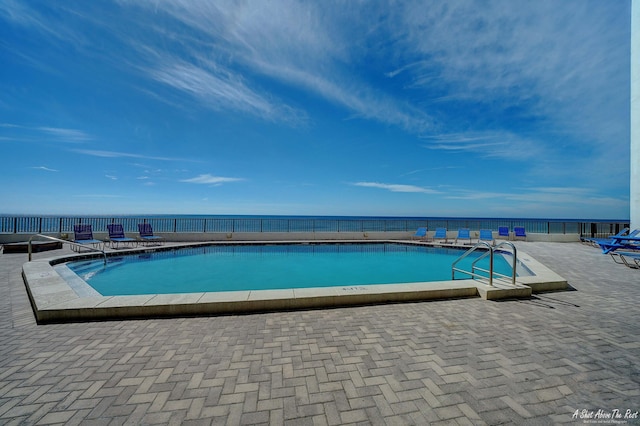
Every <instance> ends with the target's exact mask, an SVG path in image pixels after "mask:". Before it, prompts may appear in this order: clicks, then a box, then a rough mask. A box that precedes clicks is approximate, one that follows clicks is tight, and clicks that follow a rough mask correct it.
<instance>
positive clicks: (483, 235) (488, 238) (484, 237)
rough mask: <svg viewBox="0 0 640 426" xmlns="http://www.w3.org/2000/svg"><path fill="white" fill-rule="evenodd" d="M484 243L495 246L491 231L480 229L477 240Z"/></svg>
mask: <svg viewBox="0 0 640 426" xmlns="http://www.w3.org/2000/svg"><path fill="white" fill-rule="evenodd" d="M480 241H484V242H487V243H489V244H491V245H495V243H496V240H495V239H494V238H493V232H492V231H491V229H481V230H480V237H479V238H478V242H480Z"/></svg>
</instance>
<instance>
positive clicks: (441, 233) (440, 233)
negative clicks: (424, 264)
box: [431, 228, 447, 243]
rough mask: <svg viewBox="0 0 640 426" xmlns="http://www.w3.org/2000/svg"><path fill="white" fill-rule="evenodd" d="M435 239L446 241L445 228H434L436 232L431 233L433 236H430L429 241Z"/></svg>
mask: <svg viewBox="0 0 640 426" xmlns="http://www.w3.org/2000/svg"><path fill="white" fill-rule="evenodd" d="M435 240H441V241H442V240H444V242H445V243H446V242H447V228H436V232H435V234H433V238H431V241H434V242H435Z"/></svg>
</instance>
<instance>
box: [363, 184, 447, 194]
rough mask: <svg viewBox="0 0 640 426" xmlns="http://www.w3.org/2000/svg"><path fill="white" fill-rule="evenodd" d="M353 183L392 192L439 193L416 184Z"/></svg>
mask: <svg viewBox="0 0 640 426" xmlns="http://www.w3.org/2000/svg"><path fill="white" fill-rule="evenodd" d="M352 185H354V186H362V187H365V188H377V189H384V190H387V191H391V192H418V193H423V194H438V193H439V191H436V190H434V189H431V188H424V187H421V186H415V185H403V184H395V183H379V182H355V183H353V184H352Z"/></svg>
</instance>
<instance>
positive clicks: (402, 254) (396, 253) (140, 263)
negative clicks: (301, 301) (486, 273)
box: [67, 243, 511, 296]
mask: <svg viewBox="0 0 640 426" xmlns="http://www.w3.org/2000/svg"><path fill="white" fill-rule="evenodd" d="M462 253H463V251H462V250H458V249H450V248H434V247H425V246H415V245H406V244H392V243H384V244H380V243H378V244H375V243H372V244H368V243H367V244H286V245H280V244H277V245H276V244H266V245H212V246H202V247H197V248H184V249H176V250H170V251H158V252H152V253H144V254H132V255H124V256H119V257H110V258H109V259H108V263H107V266H106V267H105V266H104V264H103V261H102V260H91V261H77V262H70V263H68V264H67V266H68V267H69V268H70V269H71V270H72V271H73V272H75V273H76V274H77V275H78V276H80V277H81V278H82V279H83V280H85V281H86V282H87V283H88V284H89V285H91V286H92V287H93V288H94V289H96V290H97V291H98V292H99V293H100V294H102V295H103V296H114V295H134V294H169V293H197V292H220V291H237V290H265V289H284V288H306V287H332V286H355V285H367V284H391V283H409V282H429V281H448V280H451V264H452V263H453V262H454V261H455V260H456V259H457V258H458V257H459V256H460V255H461V254H462ZM480 254H481V253H472V255H471V256H469V257H468V258H466V259H465V260H463V261H462V262H461V263H460V264H459V267H461V268H466V269H469V268H470V265H471V262H472V261H473V260H474V259H475V258H476V257H477V256H479V255H480ZM474 255H476V257H473V256H474ZM478 265H479V266H480V267H482V268H485V269H488V268H489V261H488V259H483V260H481V261H480V262H479V263H478ZM494 270H495V271H496V272H499V273H502V274H505V275H509V274H510V273H511V267H510V266H509V264H508V262H507V261H506V260H505V259H504V258H502V256H496V257H495V262H494ZM462 278H469V276H465V275H464V274H462V273H456V279H462Z"/></svg>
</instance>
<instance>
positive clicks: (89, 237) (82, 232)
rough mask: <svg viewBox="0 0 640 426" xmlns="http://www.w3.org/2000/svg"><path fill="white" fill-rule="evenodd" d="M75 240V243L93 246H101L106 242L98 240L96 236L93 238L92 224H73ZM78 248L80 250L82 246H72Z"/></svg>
mask: <svg viewBox="0 0 640 426" xmlns="http://www.w3.org/2000/svg"><path fill="white" fill-rule="evenodd" d="M73 242H74V243H78V244H84V245H90V246H93V247H96V246H97V248H100V246H101V245H102V244H104V242H103V241H100V240H96V239H95V238H93V230H92V229H91V225H82V224H81V225H73ZM73 247H75V248H74V250H75V249H78V251H80V248H79V247H77V246H72V248H73Z"/></svg>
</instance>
